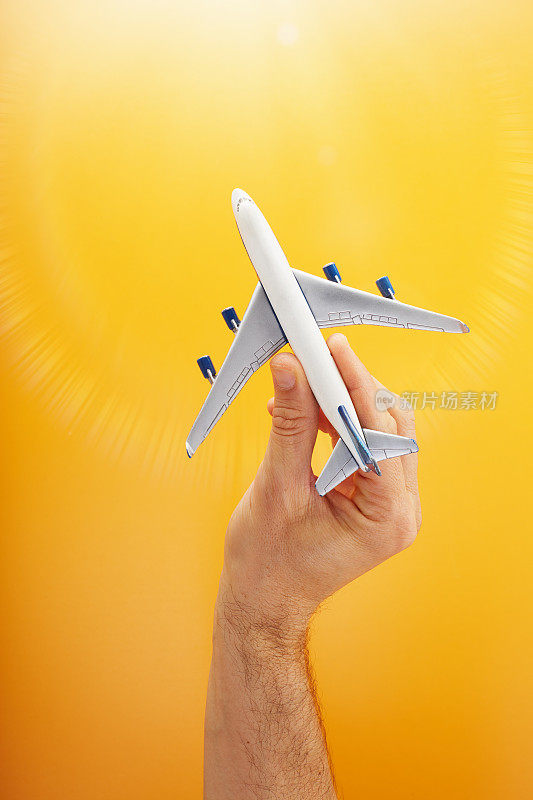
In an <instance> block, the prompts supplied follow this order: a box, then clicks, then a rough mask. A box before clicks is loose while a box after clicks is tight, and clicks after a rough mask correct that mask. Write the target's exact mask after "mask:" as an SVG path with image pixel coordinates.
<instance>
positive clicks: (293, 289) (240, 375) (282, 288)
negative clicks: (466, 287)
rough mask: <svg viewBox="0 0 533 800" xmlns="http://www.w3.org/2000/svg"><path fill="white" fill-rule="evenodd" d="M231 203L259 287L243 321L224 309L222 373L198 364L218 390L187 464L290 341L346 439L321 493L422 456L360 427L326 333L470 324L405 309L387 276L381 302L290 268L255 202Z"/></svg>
mask: <svg viewBox="0 0 533 800" xmlns="http://www.w3.org/2000/svg"><path fill="white" fill-rule="evenodd" d="M231 204H232V207H233V213H234V214H235V219H236V221H237V227H238V229H239V233H240V235H241V238H242V241H243V244H244V247H245V248H246V252H247V253H248V256H249V258H250V261H251V262H252V266H253V267H254V269H255V271H256V273H257V277H258V278H259V283H258V284H257V286H256V287H255V290H254V293H253V294H252V298H251V300H250V303H249V304H248V308H247V309H246V313H245V314H244V317H243V319H242V322H241V321H240V320H239V318H238V316H237V314H236V313H235V309H234V308H232V307H230V308H225V309H224V310H223V311H222V316H223V317H224V320H225V322H226V324H227V325H228V327H229V329H230V330H231V331H233V333H234V334H235V339H234V341H233V344H232V345H231V347H230V349H229V352H228V354H227V356H226V359H225V361H224V363H223V364H222V367H221V368H220V372H219V373H218V375H217V373H216V371H215V368H214V366H213V362H212V361H211V359H210V358H209V356H202V358H199V359H198V364H199V366H200V369H201V371H202V374H203V375H204V377H205V378H207V379H208V380H209V381H210V383H211V384H212V386H211V390H210V392H209V394H208V396H207V398H206V400H205V403H204V404H203V406H202V408H201V410H200V413H199V414H198V416H197V418H196V421H195V423H194V425H193V426H192V429H191V432H190V433H189V436H188V438H187V444H186V447H187V454H188V456H189V458H190V457H191V456H192V455H193V453H194V452H195V450H196V448H197V447H198V445H199V444H201V442H203V440H204V439H205V438H206V436H207V434H208V433H209V432H210V431H211V430H212V429H213V428H214V426H215V424H216V423H217V422H218V420H219V419H220V417H221V416H222V414H223V413H224V411H226V409H227V408H228V406H229V405H230V403H232V402H233V400H234V399H235V397H236V396H237V394H238V393H239V392H240V390H241V389H242V387H243V386H244V384H245V383H246V381H247V380H248V378H249V377H250V376H251V375H252V374H253V373H254V372H256V370H258V369H259V367H261V366H262V365H263V364H264V363H265V362H266V361H268V359H269V358H270V357H271V356H273V355H274V353H277V352H278V350H280V349H281V348H282V347H283V345H285V344H287V342H288V343H289V344H290V346H291V347H292V349H293V351H294V353H295V355H296V356H297V357H298V359H299V360H300V362H301V364H302V367H303V369H304V371H305V374H306V376H307V380H308V381H309V385H310V386H311V389H312V391H313V394H314V395H315V398H316V400H317V402H318V404H319V406H320V407H321V409H322V411H323V412H324V414H325V415H326V417H327V418H328V419H329V421H330V422H331V424H332V425H333V427H334V428H335V430H336V431H337V432H338V434H339V437H340V438H339V441H338V442H337V444H336V446H335V448H334V449H333V452H332V454H331V456H330V458H329V460H328V461H327V463H326V466H325V467H324V469H323V470H322V472H321V474H320V476H319V478H318V480H317V482H316V488H317V491H318V492H319V494H321V495H324V494H326V492H329V491H331V489H334V488H335V486H337V484H339V483H340V482H341V481H343V480H344V479H345V478H348V477H349V476H350V475H352V474H353V473H354V472H355V471H356V470H357V469H361V470H363V471H364V472H368V471H369V470H371V469H373V470H374V471H375V472H376V473H377V474H378V475H380V474H381V473H380V470H379V467H378V464H377V462H378V461H381V460H383V459H385V458H393V457H394V456H402V455H407V454H408V453H415V452H417V450H418V445H417V443H416V442H415V440H414V439H409V438H407V437H405V436H396V435H394V434H389V433H381V432H380V431H372V430H366V429H363V428H362V427H361V425H360V423H359V420H358V418H357V414H356V411H355V408H354V406H353V403H352V401H351V399H350V395H349V394H348V390H347V389H346V386H345V385H344V381H343V380H342V377H341V375H340V372H339V370H338V369H337V366H336V364H335V361H334V360H333V358H332V357H331V353H330V351H329V349H328V346H327V344H326V342H325V340H324V337H323V336H322V334H321V332H320V328H335V327H338V326H340V325H387V326H389V327H392V328H410V329H415V330H425V331H448V332H450V333H467V332H468V328H467V326H466V325H465V324H464V323H463V322H461V321H460V320H458V319H454V318H453V317H447V316H445V315H444V314H436V313H434V312H433V311H425V310H424V309H422V308H415V307H414V306H408V305H405V304H404V303H399V302H398V301H397V300H395V299H394V290H393V288H392V285H391V282H390V280H389V279H388V277H386V276H385V277H383V278H380V279H379V280H378V281H376V284H377V287H378V289H379V290H380V292H381V294H382V297H378V296H377V295H373V294H369V293H368V292H361V291H359V290H357V289H351V288H349V287H348V286H343V285H342V284H341V276H340V274H339V271H338V269H337V267H336V266H335V264H333V263H332V264H328V265H327V266H325V267H324V273H325V275H326V278H327V279H328V280H325V279H324V278H319V277H316V276H315V275H309V274H308V273H306V272H301V271H300V270H297V269H292V268H291V267H290V266H289V263H288V261H287V259H286V257H285V254H284V252H283V250H282V249H281V247H280V244H279V242H278V240H277V239H276V237H275V236H274V233H273V232H272V229H271V228H270V226H269V224H268V222H267V221H266V219H265V218H264V216H263V214H262V213H261V211H260V210H259V208H258V207H257V206H256V204H255V203H254V201H253V200H252V198H251V197H249V196H248V195H247V194H246V192H243V191H242V190H241V189H235V190H234V191H233V193H232V195H231Z"/></svg>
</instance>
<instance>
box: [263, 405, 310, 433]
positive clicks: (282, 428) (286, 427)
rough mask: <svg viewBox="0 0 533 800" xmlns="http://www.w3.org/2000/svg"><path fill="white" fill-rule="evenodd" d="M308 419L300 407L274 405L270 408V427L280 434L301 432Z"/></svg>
mask: <svg viewBox="0 0 533 800" xmlns="http://www.w3.org/2000/svg"><path fill="white" fill-rule="evenodd" d="M307 423H308V420H307V418H306V416H305V414H303V413H302V411H301V409H299V408H295V407H293V406H289V405H279V404H276V405H274V408H273V409H272V428H273V430H274V431H276V433H278V434H280V435H281V436H293V435H294V434H298V433H302V432H303V431H304V430H305V429H306V427H307Z"/></svg>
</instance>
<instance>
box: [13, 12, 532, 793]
mask: <svg viewBox="0 0 533 800" xmlns="http://www.w3.org/2000/svg"><path fill="white" fill-rule="evenodd" d="M0 14H1V16H0V53H1V56H0V58H1V61H0V73H1V74H0V142H1V166H0V170H1V172H0V178H1V182H0V258H1V265H0V281H1V285H0V291H1V296H0V324H1V334H2V349H1V356H0V373H1V376H0V377H1V387H2V388H1V402H2V409H1V414H0V426H1V431H0V437H1V438H0V441H1V442H2V451H3V463H2V481H1V487H2V489H1V490H2V498H1V506H0V507H1V514H2V534H3V535H2V542H3V544H2V570H3V577H2V583H1V586H2V589H1V595H2V621H3V624H2V634H1V636H2V642H1V653H2V656H1V658H2V662H1V671H2V723H1V725H2V733H3V736H2V749H3V758H2V762H3V768H2V778H1V780H2V784H3V787H4V793H5V796H6V797H9V798H10V800H48V798H50V800H52V799H53V800H58V799H59V800H67V798H68V799H69V800H70V798H76V800H85V799H87V800H89V799H90V800H95V798H98V800H108V799H109V800H122V798H128V800H141V799H142V800H144V799H145V798H158V800H165V799H166V798H169V800H170V798H176V797H180V798H182V797H183V798H195V797H200V796H201V762H202V722H203V705H204V697H205V688H206V681H207V672H208V666H209V658H210V636H211V616H212V607H213V602H214V597H215V593H216V586H217V579H218V574H219V570H220V566H221V558H222V546H223V538H224V529H225V525H226V521H227V519H228V516H229V514H230V512H231V509H232V508H233V506H234V504H235V503H236V501H237V500H238V498H239V497H240V495H241V493H242V492H243V490H244V489H245V487H246V486H247V485H248V483H249V481H250V480H251V478H252V476H253V474H254V470H255V468H256V465H257V463H258V461H259V459H260V457H261V453H262V451H263V448H264V445H265V441H266V437H267V435H268V427H269V419H268V415H267V413H266V410H265V403H266V400H267V398H268V396H269V394H270V392H271V387H270V376H269V371H268V369H265V370H263V371H262V372H261V373H260V374H259V375H257V376H255V377H254V379H253V380H252V381H251V383H250V384H248V386H247V388H246V391H244V392H243V393H242V395H241V396H240V397H239V398H238V400H237V401H236V402H235V405H234V406H232V408H231V410H230V412H229V413H228V414H227V415H226V416H225V417H224V419H223V420H222V421H221V422H220V424H219V425H218V427H217V429H216V431H215V433H214V434H213V435H212V437H210V439H209V440H208V441H207V442H206V443H205V444H204V445H203V446H202V448H201V449H200V450H199V451H198V453H197V455H195V457H194V459H193V460H192V461H190V462H189V461H188V459H187V458H186V456H185V448H184V441H185V436H186V433H187V431H188V429H189V427H190V425H191V423H192V421H193V419H194V416H195V414H196V412H197V410H198V408H199V405H200V403H201V401H202V399H203V397H204V396H205V393H206V385H205V383H204V381H203V380H202V378H201V376H200V374H199V372H198V369H197V367H196V364H195V359H196V357H197V356H199V355H201V354H203V353H204V352H209V353H211V354H212V357H213V359H214V360H215V363H216V364H220V363H221V361H222V359H223V357H224V354H225V352H226V349H227V347H228V346H229V342H230V338H231V336H230V334H229V332H228V331H227V330H226V329H225V326H224V324H223V322H222V319H221V317H220V315H219V311H220V309H221V308H223V307H224V306H227V305H229V304H234V305H235V306H236V308H237V310H238V312H240V313H241V315H242V312H243V310H244V308H245V306H246V302H247V299H248V297H249V295H250V293H251V291H252V288H253V286H254V283H255V278H254V274H253V271H252V269H251V267H250V264H249V263H248V260H247V258H246V254H245V252H244V250H243V248H242V245H241V242H240V239H239V237H238V235H237V231H236V229H235V224H234V220H233V216H232V212H231V207H230V202H229V200H230V193H231V190H232V189H233V187H234V186H241V187H242V188H243V189H245V190H246V191H248V192H249V193H250V194H251V195H252V196H253V197H254V199H255V200H256V201H257V202H258V204H259V205H260V207H261V208H262V209H263V211H264V212H265V214H266V216H267V218H268V219H269V220H270V221H271V224H272V226H273V228H274V230H275V232H276V233H277V234H278V236H279V238H280V241H281V243H282V245H283V246H284V248H285V250H286V252H287V255H288V257H289V260H290V261H291V262H292V263H293V265H294V266H296V267H299V268H301V269H306V270H308V271H310V272H314V273H316V274H319V273H320V270H321V267H322V265H323V264H324V263H326V262H327V261H330V260H335V261H336V262H337V264H338V266H339V268H340V269H341V272H342V274H343V278H344V280H345V282H346V283H348V284H350V285H353V286H357V287H359V288H362V289H367V290H372V287H373V281H374V280H375V279H376V278H377V277H379V276H380V275H382V274H384V273H388V274H389V275H390V276H391V278H392V281H393V283H394V285H395V288H396V290H397V296H398V298H399V299H401V300H404V301H406V302H409V303H413V304H417V305H422V306H425V307H427V308H434V309H435V310H439V311H442V312H444V313H449V314H452V315H454V316H457V317H459V318H461V319H464V320H465V321H467V322H468V324H469V325H470V327H471V329H472V333H471V334H470V335H469V336H468V337H467V336H440V335H430V334H428V333H422V332H420V333H419V332H410V333H407V332H402V331H392V330H383V329H376V328H366V327H365V328H364V329H362V330H361V329H359V328H354V329H351V330H349V331H348V336H349V338H350V341H351V342H352V344H353V345H354V347H355V348H356V350H357V352H358V353H359V355H360V356H361V357H362V358H363V360H364V361H365V362H366V363H367V364H368V366H369V368H370V369H371V371H372V372H373V373H374V374H375V375H376V376H377V377H379V378H380V379H381V380H382V381H383V382H384V383H385V384H387V385H389V386H390V387H391V388H393V389H395V390H396V391H399V392H402V391H418V392H424V391H428V392H429V391H434V392H436V393H440V392H442V391H458V392H465V391H472V392H478V393H480V392H482V391H490V392H492V391H497V392H498V393H499V397H498V402H497V405H496V409H495V410H492V411H490V410H485V411H481V410H479V409H478V410H457V411H451V410H444V409H438V408H437V409H436V410H431V409H429V408H426V409H423V410H421V411H420V412H419V413H418V438H419V442H420V446H421V453H420V484H421V493H422V502H423V511H424V524H423V528H422V532H421V534H420V537H419V540H418V542H417V544H416V545H415V546H414V547H413V548H411V549H410V550H409V551H407V552H406V553H404V554H402V555H401V556H400V557H398V558H395V559H393V560H392V561H391V562H389V563H387V564H385V565H383V566H381V567H380V568H379V569H377V570H375V571H374V572H372V573H371V574H368V575H366V576H364V577H363V578H362V579H360V580H359V581H357V582H356V583H354V584H352V585H351V586H349V587H347V588H346V589H344V590H343V591H342V592H340V593H339V594H338V595H337V596H335V597H334V598H332V599H331V600H330V601H329V602H328V603H327V604H326V606H325V607H324V609H323V610H322V612H321V614H320V615H319V616H318V618H317V620H316V623H315V626H314V631H313V638H312V651H313V658H314V662H315V664H316V671H317V677H318V684H319V687H320V694H321V700H322V704H323V708H324V715H325V720H326V726H327V730H328V734H329V739H330V744H331V750H332V755H333V759H334V763H335V766H336V771H337V775H338V780H339V784H340V786H341V787H342V789H343V791H344V794H345V796H346V797H364V798H366V800H371V799H374V798H380V799H381V798H394V799H395V800H403V799H404V798H405V800H407V798H410V799H411V800H412V799H413V798H416V799H417V800H422V799H424V800H426V799H427V798H432V800H437V799H438V798H443V799H444V798H446V800H450V798H454V799H456V798H465V800H466V798H468V800H472V798H483V800H492V799H495V798H498V800H500V798H501V800H503V799H504V798H505V800H518V798H526V797H530V796H531V792H532V777H533V775H532V772H533V770H532V767H531V759H530V757H529V755H530V753H529V752H528V751H529V748H530V745H531V737H532V730H531V719H532V711H533V708H532V706H533V703H532V691H531V668H532V658H531V657H532V648H531V635H530V634H531V611H532V602H531V593H530V584H531V577H530V574H531V572H530V564H531V557H532V554H533V553H532V543H531V542H532V537H531V524H530V511H529V499H530V494H531V492H530V487H529V484H530V476H531V466H530V464H531V462H530V460H529V459H530V458H531V452H532V446H533V441H532V437H531V420H530V405H531V397H532V395H533V378H532V373H531V368H530V363H531V357H530V349H531V334H532V311H533V308H532V302H531V283H532V272H531V267H532V257H533V256H532V254H533V247H532V245H533V241H532V240H533V233H532V230H533V228H532V221H533V220H532V175H533V125H532V115H533V81H532V77H533V76H532V65H531V55H530V50H531V37H532V34H533V25H532V23H533V8H532V6H531V3H530V2H525V0H524V2H521V1H520V0H513V1H512V2H509V0H505V1H504V0H492V2H487V1H486V0H485V1H484V2H481V1H479V2H477V1H476V0H474V1H473V2H470V3H468V4H466V3H464V2H459V0H448V2H422V0H375V2H368V0H363V1H362V2H348V1H347V0H346V2H341V1H340V0H329V2H327V3H326V2H318V1H317V0H315V2H289V0H286V2H281V1H280V0H274V2H272V0H268V2H267V0H262V1H261V2H259V1H256V2H250V0H248V1H247V2H245V0H233V1H232V2H224V3H223V2H194V3H184V2H181V0H174V2H163V0H151V1H150V2H149V0H132V2H119V1H118V0H108V2H88V0H87V1H86V0H70V2H67V1H66V0H64V2H59V0H57V1H54V0H42V1H41V2H39V1H38V0H27V1H26V2H21V1H20V0H3V2H2V3H1V6H0ZM325 456H326V446H325V444H324V443H323V442H321V443H320V446H319V448H318V452H317V465H318V464H320V463H322V462H323V461H324V459H325Z"/></svg>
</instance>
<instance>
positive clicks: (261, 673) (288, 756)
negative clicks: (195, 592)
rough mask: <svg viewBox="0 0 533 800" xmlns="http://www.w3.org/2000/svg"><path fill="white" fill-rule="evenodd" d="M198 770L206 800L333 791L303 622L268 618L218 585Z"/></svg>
mask: <svg viewBox="0 0 533 800" xmlns="http://www.w3.org/2000/svg"><path fill="white" fill-rule="evenodd" d="M222 585H223V583H222ZM204 774H205V794H204V798H205V800H226V798H228V800H229V798H231V800H235V798H239V800H247V798H251V799H252V798H253V800H258V798H269V800H274V799H275V800H285V799H286V798H287V800H288V798H290V799H291V800H293V799H294V798H295V797H298V798H299V800H315V799H316V800H318V798H320V800H325V799H326V798H327V800H334V799H335V798H336V793H335V789H334V783H333V777H332V774H331V769H330V763H329V759H328V753H327V748H326V742H325V737H324V731H323V728H322V724H321V720H320V715H319V711H318V707H317V704H316V699H315V696H314V692H313V685H312V678H311V675H310V670H309V663H308V656H307V649H306V626H305V624H302V626H301V627H299V626H294V624H293V621H292V620H291V623H288V624H286V625H284V624H283V622H282V621H281V622H280V621H277V622H276V623H271V622H269V621H267V620H265V619H264V618H261V616H260V615H259V614H257V612H256V613H251V612H250V611H248V610H246V609H245V608H243V607H242V605H240V604H239V603H237V602H236V601H235V600H234V598H232V597H231V596H229V594H228V592H227V591H226V590H225V589H224V588H221V590H220V592H219V596H218V598H217V604H216V608H215V621H214V629H213V658H212V663H211V672H210V676H209V688H208V696H207V707H206V719H205V768H204Z"/></svg>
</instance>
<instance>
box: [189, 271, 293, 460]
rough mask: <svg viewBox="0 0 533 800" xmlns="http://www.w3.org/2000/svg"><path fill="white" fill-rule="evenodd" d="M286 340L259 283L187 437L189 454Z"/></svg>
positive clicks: (190, 454)
mask: <svg viewBox="0 0 533 800" xmlns="http://www.w3.org/2000/svg"><path fill="white" fill-rule="evenodd" d="M286 341H287V340H286V338H285V334H284V333H283V330H282V329H281V327H280V324H279V322H278V320H277V319H276V315H275V314H274V312H273V310H272V306H271V305H270V303H269V302H268V298H267V296H266V294H265V291H264V289H263V287H262V286H261V284H260V283H258V284H257V286H256V287H255V289H254V293H253V294H252V297H251V300H250V302H249V304H248V308H247V309H246V312H245V314H244V317H243V318H242V322H241V324H240V325H239V327H238V329H237V332H236V334H235V339H234V340H233V344H232V345H231V347H230V349H229V351H228V354H227V356H226V359H225V361H224V363H223V364H222V366H221V368H220V370H219V372H218V374H217V376H216V378H215V380H214V382H213V385H212V386H211V390H210V392H209V394H208V395H207V398H206V400H205V402H204V404H203V406H202V408H201V410H200V413H199V414H198V416H197V417H196V420H195V422H194V425H193V426H192V428H191V431H190V433H189V435H188V437H187V444H186V447H187V454H188V456H189V458H190V457H191V456H192V454H193V453H194V451H195V450H196V448H197V447H198V445H199V444H201V443H202V442H203V440H204V439H205V437H206V436H207V434H208V433H209V432H210V431H211V430H212V429H213V427H214V426H215V424H216V423H217V422H218V420H219V419H220V417H221V416H222V414H223V413H224V411H226V409H227V408H228V406H229V404H230V403H232V402H233V400H234V399H235V398H236V397H237V395H238V393H239V392H240V390H241V389H242V387H243V386H244V384H245V383H246V381H247V380H248V378H249V377H250V376H251V375H252V374H253V373H254V372H255V371H256V370H258V369H259V367H261V366H262V365H263V364H264V363H265V362H266V361H268V359H269V358H270V357H271V356H273V355H274V353H277V352H278V350H280V349H281V348H282V347H283V345H284V344H285V343H286Z"/></svg>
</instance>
